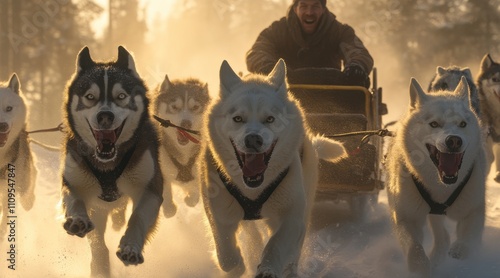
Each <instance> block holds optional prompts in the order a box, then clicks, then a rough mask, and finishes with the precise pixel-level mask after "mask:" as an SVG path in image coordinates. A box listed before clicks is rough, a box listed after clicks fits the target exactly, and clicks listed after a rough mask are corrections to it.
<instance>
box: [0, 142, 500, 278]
mask: <svg viewBox="0 0 500 278" xmlns="http://www.w3.org/2000/svg"><path fill="white" fill-rule="evenodd" d="M34 149H35V153H36V155H37V157H38V164H37V167H38V168H39V176H38V182H37V188H36V195H37V200H36V202H35V206H34V207H33V209H32V210H31V211H29V212H24V211H23V210H22V209H20V208H19V209H18V218H17V221H18V223H17V224H18V226H17V232H16V244H17V248H18V249H17V257H16V270H10V269H8V268H7V266H8V261H7V259H8V254H7V251H6V250H7V249H6V248H7V245H8V242H7V240H5V239H2V241H0V247H1V249H0V250H1V252H0V277H89V275H90V269H89V266H90V250H89V246H88V243H87V240H86V239H82V238H78V237H75V236H69V235H68V234H66V232H65V231H64V229H63V228H62V224H61V220H60V219H58V211H57V203H58V201H59V199H58V197H59V189H60V187H61V183H60V179H59V177H58V176H59V174H58V172H59V170H58V169H59V154H58V153H57V152H53V151H47V150H45V149H42V148H39V147H36V146H35V147H34ZM17 174H22V173H17ZM487 185H488V190H487V210H486V211H487V220H486V227H485V231H484V237H483V247H482V249H481V251H480V252H479V253H478V254H477V255H476V256H474V257H473V258H470V259H468V260H465V261H457V260H453V259H448V260H447V261H446V262H445V263H444V264H443V265H442V266H441V267H440V268H439V270H438V273H437V274H436V276H435V277H482V278H488V277H491V278H493V277H500V184H498V183H495V182H494V181H493V178H492V176H491V175H490V176H489V177H488V184H487ZM176 192H179V191H178V190H177V191H176ZM179 194H180V193H177V195H176V198H177V200H178V201H177V203H178V204H179V209H178V212H177V214H176V215H175V216H174V217H173V218H170V219H165V218H163V217H162V220H161V222H160V225H159V228H158V231H157V233H156V235H155V237H154V238H153V240H152V241H151V243H150V244H148V245H147V246H146V248H145V252H144V257H145V263H144V264H142V265H140V266H137V267H135V266H129V267H125V266H124V265H123V264H122V263H121V262H120V261H119V260H118V258H117V257H116V256H115V255H114V253H115V251H116V248H117V246H118V242H119V239H120V237H121V235H122V233H123V230H122V231H120V232H115V231H114V230H112V229H111V228H110V229H108V235H107V244H108V247H109V249H110V253H111V256H110V257H111V264H112V274H113V276H114V277H120V278H122V277H162V278H164V277H167V278H168V277H223V274H222V273H221V272H219V270H218V269H217V266H216V264H215V263H214V262H213V260H212V248H211V247H210V246H211V243H210V234H209V233H208V230H207V228H206V225H205V220H204V212H203V210H202V206H201V205H200V204H198V205H197V206H196V207H195V208H188V207H186V206H184V205H183V204H182V202H181V201H182V196H180V195H179ZM365 216H366V217H365V219H364V220H362V221H360V220H355V219H354V218H353V217H352V216H351V214H350V211H349V210H348V206H347V205H346V204H345V203H342V202H340V203H333V202H331V203H329V202H324V203H320V204H318V205H317V206H316V209H315V211H314V214H313V219H312V221H313V222H312V223H313V225H312V226H313V228H312V229H311V232H310V233H309V235H308V236H307V238H306V243H305V246H304V250H303V258H304V259H303V262H302V264H301V267H300V274H301V276H302V277H342V278H344V277H384V278H385V277H407V276H408V273H407V271H406V262H405V260H404V257H403V255H402V253H401V249H400V247H399V244H398V243H397V241H396V239H395V236H394V234H393V233H392V230H391V223H390V219H389V211H388V206H387V197H386V194H385V192H384V191H381V192H380V194H379V202H378V204H377V205H376V206H375V207H373V208H372V209H371V210H370V211H369V212H368V213H367V214H366V215H365ZM453 226H454V224H453V223H451V222H449V223H448V227H449V228H450V231H452V234H453V229H452V228H453ZM431 244H432V240H431V238H430V236H429V233H427V237H426V246H427V248H428V247H430V245H431ZM253 269H254V268H252V270H253ZM246 277H251V275H246Z"/></svg>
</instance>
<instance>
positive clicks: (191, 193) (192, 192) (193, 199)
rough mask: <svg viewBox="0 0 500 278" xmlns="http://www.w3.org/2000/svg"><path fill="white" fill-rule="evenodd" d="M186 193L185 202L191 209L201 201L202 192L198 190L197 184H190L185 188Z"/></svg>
mask: <svg viewBox="0 0 500 278" xmlns="http://www.w3.org/2000/svg"><path fill="white" fill-rule="evenodd" d="M185 191H186V193H187V195H186V197H185V198H184V202H185V203H186V205H188V206H189V207H194V206H196V204H198V202H199V201H200V190H199V189H198V188H197V183H196V182H195V183H192V184H189V185H187V186H186V187H185Z"/></svg>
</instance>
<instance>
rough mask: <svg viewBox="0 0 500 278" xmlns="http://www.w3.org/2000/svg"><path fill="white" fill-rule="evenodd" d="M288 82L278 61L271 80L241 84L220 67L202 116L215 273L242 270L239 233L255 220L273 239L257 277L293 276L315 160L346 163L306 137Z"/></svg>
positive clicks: (330, 147) (320, 140)
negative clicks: (216, 90)
mask: <svg viewBox="0 0 500 278" xmlns="http://www.w3.org/2000/svg"><path fill="white" fill-rule="evenodd" d="M285 76H286V68H285V62H284V61H283V60H280V61H279V62H278V63H277V64H276V65H275V67H274V69H273V71H272V72H271V73H270V74H269V75H268V76H261V75H256V74H250V75H248V76H246V77H244V78H243V79H242V78H240V77H239V76H238V75H237V74H236V73H235V72H234V71H233V70H232V69H231V67H230V66H229V64H228V63H227V62H226V61H224V62H223V63H222V66H221V68H220V84H221V85H220V92H219V96H218V98H217V99H215V100H213V101H212V102H211V104H210V105H209V107H208V108H207V112H206V113H205V119H204V125H203V128H202V134H201V138H202V141H203V144H202V150H201V156H200V167H201V169H200V173H201V178H202V181H201V186H202V191H201V193H202V200H203V203H204V207H205V212H206V214H207V218H208V220H209V224H210V227H211V231H212V235H213V239H214V242H215V248H216V254H217V258H218V263H219V266H220V268H221V269H222V270H223V271H225V272H229V274H230V275H240V274H242V273H244V271H245V269H246V267H245V264H244V262H243V258H242V254H241V251H240V247H241V246H242V245H243V244H242V243H239V242H238V241H237V238H238V237H237V231H238V229H240V230H243V232H248V231H247V230H244V229H245V227H246V225H242V222H243V221H250V220H258V219H263V220H264V221H259V222H256V224H259V225H260V224H263V225H265V226H266V228H267V229H268V234H269V235H270V238H269V239H268V240H267V243H265V248H264V250H263V252H262V257H261V259H260V264H259V266H258V268H257V271H256V276H257V277H281V276H282V273H283V272H286V273H297V262H298V260H299V256H300V252H301V248H302V244H303V240H304V236H305V233H306V227H307V223H308V218H309V213H310V211H311V206H312V201H313V199H314V193H315V189H316V183H317V174H318V158H322V159H327V160H330V161H336V160H338V159H340V158H341V157H343V156H344V155H345V151H344V148H343V146H342V145H341V144H340V143H338V142H336V141H333V140H329V139H327V138H324V137H321V136H314V135H312V134H311V133H310V131H309V129H308V127H307V126H306V124H305V120H304V112H303V110H302V109H301V107H300V105H299V103H298V101H296V100H295V99H294V98H293V97H292V96H291V95H290V94H289V93H288V88H287V82H286V79H285ZM251 223H255V222H251ZM252 236H255V234H253V235H252Z"/></svg>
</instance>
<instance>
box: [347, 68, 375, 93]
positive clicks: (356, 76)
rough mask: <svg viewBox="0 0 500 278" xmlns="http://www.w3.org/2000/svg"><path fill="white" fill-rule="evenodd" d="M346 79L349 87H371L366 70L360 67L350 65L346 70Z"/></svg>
mask: <svg viewBox="0 0 500 278" xmlns="http://www.w3.org/2000/svg"><path fill="white" fill-rule="evenodd" d="M344 77H345V79H346V83H347V84H348V85H357V86H363V87H365V88H369V87H370V79H369V78H368V74H366V72H365V70H364V69H363V68H362V67H360V66H358V65H350V66H347V67H345V68H344Z"/></svg>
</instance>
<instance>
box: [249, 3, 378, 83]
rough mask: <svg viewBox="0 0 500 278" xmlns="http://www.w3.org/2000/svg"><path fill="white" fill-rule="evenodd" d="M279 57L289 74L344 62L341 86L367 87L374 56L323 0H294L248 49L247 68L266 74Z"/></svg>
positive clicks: (335, 67) (336, 65)
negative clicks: (286, 11)
mask: <svg viewBox="0 0 500 278" xmlns="http://www.w3.org/2000/svg"><path fill="white" fill-rule="evenodd" d="M279 58H283V59H284V60H285V62H286V64H287V67H288V71H289V73H293V72H294V71H295V70H297V69H301V68H333V69H337V70H340V69H341V66H342V63H343V65H344V69H343V76H344V78H343V79H344V80H342V81H340V82H341V83H344V84H342V85H360V86H364V87H366V88H368V87H369V86H370V80H369V78H368V74H369V73H370V72H371V70H372V68H373V58H372V57H371V55H370V53H369V52H368V50H367V49H366V48H365V46H364V45H363V42H361V40H360V39H359V38H358V37H357V36H356V34H355V32H354V29H353V28H352V27H350V26H349V25H347V24H343V23H340V22H339V21H337V19H336V16H335V15H334V14H333V13H332V12H330V11H329V10H328V8H327V7H326V0H293V4H292V5H291V6H290V8H289V10H288V14H287V16H285V17H283V18H281V19H280V20H278V21H275V22H273V23H272V24H271V25H270V26H269V27H267V28H266V29H264V30H263V31H262V32H261V33H260V34H259V36H258V37H257V40H256V41H255V43H254V44H253V46H252V48H251V49H250V50H249V51H248V52H247V56H246V63H247V68H248V71H250V72H252V73H261V74H269V72H271V70H272V69H273V67H274V65H275V64H276V62H277V61H278V59H279ZM289 77H290V75H289Z"/></svg>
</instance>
